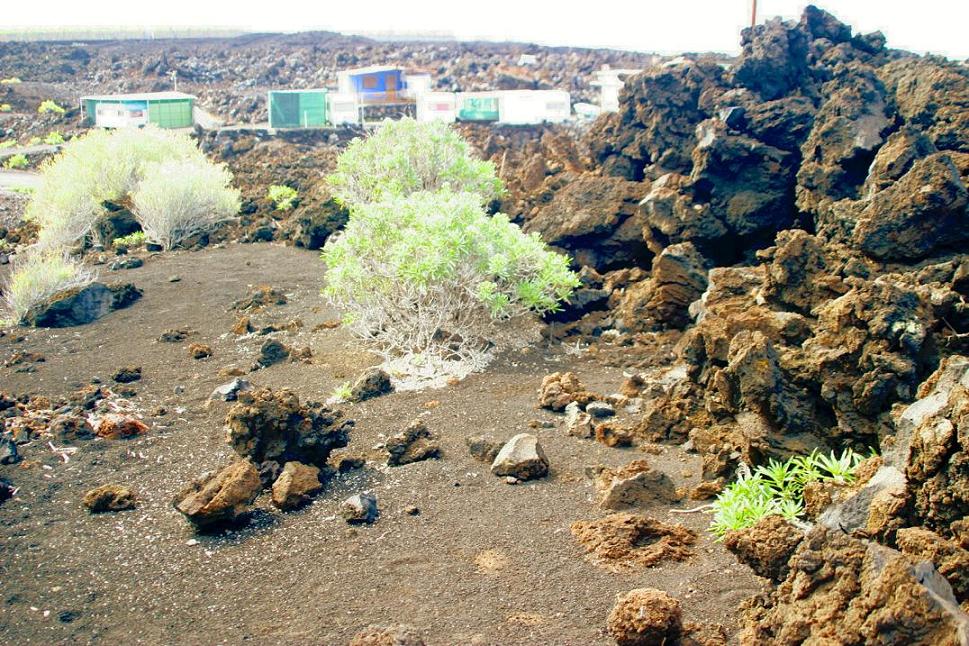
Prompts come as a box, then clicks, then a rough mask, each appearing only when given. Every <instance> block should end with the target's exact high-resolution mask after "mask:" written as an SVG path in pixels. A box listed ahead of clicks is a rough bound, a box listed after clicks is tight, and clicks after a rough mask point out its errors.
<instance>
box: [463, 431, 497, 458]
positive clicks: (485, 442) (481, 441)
mask: <svg viewBox="0 0 969 646" xmlns="http://www.w3.org/2000/svg"><path fill="white" fill-rule="evenodd" d="M465 444H467V445H468V453H470V454H471V457H473V458H474V459H475V460H478V461H479V462H488V463H491V462H494V461H495V457H497V456H498V451H500V450H501V447H502V443H501V442H499V441H497V440H496V439H494V438H493V437H491V436H490V435H477V436H475V437H469V438H466V439H465Z"/></svg>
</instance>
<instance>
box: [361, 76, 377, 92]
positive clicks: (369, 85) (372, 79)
mask: <svg viewBox="0 0 969 646" xmlns="http://www.w3.org/2000/svg"><path fill="white" fill-rule="evenodd" d="M376 87H377V77H376V76H375V75H373V74H371V75H368V76H364V77H363V89H365V90H373V89H376Z"/></svg>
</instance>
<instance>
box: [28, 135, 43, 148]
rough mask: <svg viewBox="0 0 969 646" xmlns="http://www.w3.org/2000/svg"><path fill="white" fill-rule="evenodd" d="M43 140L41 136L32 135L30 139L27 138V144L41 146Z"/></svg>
mask: <svg viewBox="0 0 969 646" xmlns="http://www.w3.org/2000/svg"><path fill="white" fill-rule="evenodd" d="M42 141H43V139H41V138H40V137H31V138H30V139H28V140H27V145H28V146H39V145H40V144H41V142H42Z"/></svg>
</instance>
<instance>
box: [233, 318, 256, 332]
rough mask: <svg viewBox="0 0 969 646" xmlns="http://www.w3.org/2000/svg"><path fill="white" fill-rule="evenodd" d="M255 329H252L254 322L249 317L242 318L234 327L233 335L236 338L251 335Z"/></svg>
mask: <svg viewBox="0 0 969 646" xmlns="http://www.w3.org/2000/svg"><path fill="white" fill-rule="evenodd" d="M254 329H255V328H254V327H252V320H251V319H250V318H249V317H248V316H240V317H239V318H238V319H236V322H235V324H234V325H233V326H232V333H233V334H235V335H236V336H243V335H245V334H249V333H250V332H252V331H253V330H254Z"/></svg>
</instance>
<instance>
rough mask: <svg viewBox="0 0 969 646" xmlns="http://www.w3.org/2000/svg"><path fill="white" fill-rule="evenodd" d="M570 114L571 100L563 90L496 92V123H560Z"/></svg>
mask: <svg viewBox="0 0 969 646" xmlns="http://www.w3.org/2000/svg"><path fill="white" fill-rule="evenodd" d="M571 116H572V100H571V96H570V95H569V93H568V92H566V91H565V90H506V91H503V92H499V93H498V123H504V124H509V125H530V124H537V123H561V122H563V121H568V119H569V117H571Z"/></svg>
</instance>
